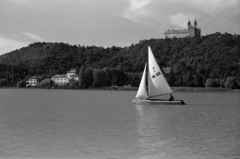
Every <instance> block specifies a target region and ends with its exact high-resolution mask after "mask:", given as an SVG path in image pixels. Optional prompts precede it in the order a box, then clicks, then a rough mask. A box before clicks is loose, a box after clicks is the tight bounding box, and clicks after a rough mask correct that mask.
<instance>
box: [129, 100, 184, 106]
mask: <svg viewBox="0 0 240 159" xmlns="http://www.w3.org/2000/svg"><path fill="white" fill-rule="evenodd" d="M132 102H133V103H134V104H163V105H184V104H186V103H184V101H183V100H173V101H169V100H161V99H133V100H132Z"/></svg>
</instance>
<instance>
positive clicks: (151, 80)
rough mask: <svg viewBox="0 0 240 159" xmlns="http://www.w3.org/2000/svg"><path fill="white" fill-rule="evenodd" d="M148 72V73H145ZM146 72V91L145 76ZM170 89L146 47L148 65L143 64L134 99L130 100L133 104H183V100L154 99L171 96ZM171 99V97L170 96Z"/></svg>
mask: <svg viewBox="0 0 240 159" xmlns="http://www.w3.org/2000/svg"><path fill="white" fill-rule="evenodd" d="M147 70H148V71H147ZM147 72H148V91H147V89H146V88H147V84H146V74H147ZM172 93H173V91H172V89H171V87H170V86H169V84H168V83H167V81H166V79H165V77H164V76H163V73H162V71H161V69H160V68H159V66H158V64H157V62H156V59H155V57H154V55H153V53H152V50H151V48H150V47H149V46H148V63H146V64H145V67H144V71H143V75H142V79H141V82H140V85H139V88H138V92H137V94H136V97H135V98H134V99H133V100H132V101H133V103H135V104H185V103H184V101H183V100H173V99H171V100H170V99H159V98H156V97H159V96H163V95H168V94H169V95H171V94H172ZM171 97H172V95H171Z"/></svg>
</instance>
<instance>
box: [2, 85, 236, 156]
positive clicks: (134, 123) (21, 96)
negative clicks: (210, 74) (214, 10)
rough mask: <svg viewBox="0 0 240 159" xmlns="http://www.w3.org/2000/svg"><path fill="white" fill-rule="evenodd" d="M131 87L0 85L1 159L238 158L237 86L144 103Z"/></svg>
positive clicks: (175, 94) (182, 93)
mask: <svg viewBox="0 0 240 159" xmlns="http://www.w3.org/2000/svg"><path fill="white" fill-rule="evenodd" d="M135 94H136V91H100V90H99V91H93V90H46V89H0V158H87V159H88V158H90V159H92V158H93V159H118V158H119V159H180V158H181V159H188V158H189V159H192V158H193V159H198V158H199V159H202V158H204V159H206V158H209V159H234V158H237V157H240V92H176V93H174V96H175V99H183V100H184V101H185V102H186V103H187V105H150V106H148V105H134V104H132V98H133V97H135Z"/></svg>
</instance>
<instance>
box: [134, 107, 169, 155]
mask: <svg viewBox="0 0 240 159" xmlns="http://www.w3.org/2000/svg"><path fill="white" fill-rule="evenodd" d="M135 107H136V110H137V114H138V121H137V130H136V131H137V134H138V137H139V138H138V141H137V142H138V144H137V145H138V150H139V154H141V155H142V156H141V157H143V158H146V157H147V158H148V157H154V158H159V157H164V156H165V150H166V147H167V145H168V140H166V139H164V138H163V136H162V135H161V128H162V123H161V121H160V118H159V114H158V111H157V109H156V108H157V107H154V106H147V107H146V105H145V106H144V105H136V106H135Z"/></svg>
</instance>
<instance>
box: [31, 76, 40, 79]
mask: <svg viewBox="0 0 240 159" xmlns="http://www.w3.org/2000/svg"><path fill="white" fill-rule="evenodd" d="M39 78H40V77H38V76H32V77H29V79H39Z"/></svg>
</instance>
